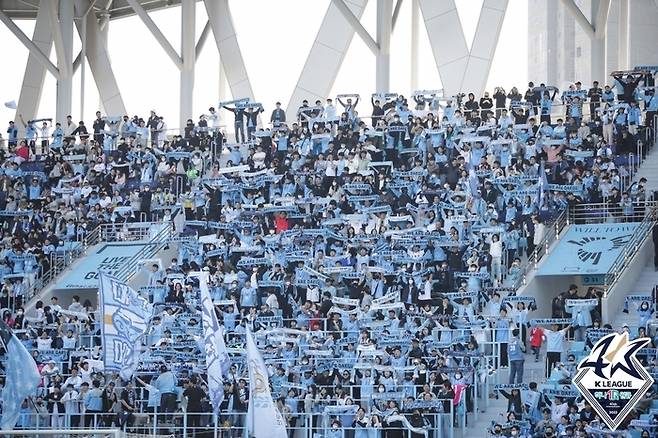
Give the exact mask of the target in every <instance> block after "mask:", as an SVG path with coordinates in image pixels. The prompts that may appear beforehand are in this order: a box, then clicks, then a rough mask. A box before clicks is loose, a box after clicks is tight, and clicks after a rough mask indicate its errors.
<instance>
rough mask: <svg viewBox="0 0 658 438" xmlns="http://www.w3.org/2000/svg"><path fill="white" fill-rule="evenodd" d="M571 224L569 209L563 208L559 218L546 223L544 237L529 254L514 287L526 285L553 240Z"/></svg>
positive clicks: (557, 238)
mask: <svg viewBox="0 0 658 438" xmlns="http://www.w3.org/2000/svg"><path fill="white" fill-rule="evenodd" d="M569 224H570V220H569V213H568V210H562V211H561V212H560V214H559V215H558V217H557V218H555V220H554V221H553V222H551V223H550V224H547V225H546V231H545V234H544V238H543V239H542V240H541V242H539V244H537V245H536V246H535V249H534V250H533V251H532V253H531V254H530V255H529V256H528V259H527V260H526V261H525V263H523V264H522V265H521V275H520V276H519V278H518V280H517V281H516V284H513V285H512V287H514V288H516V289H518V288H520V287H521V286H525V285H526V284H527V282H528V276H529V275H530V273H531V272H532V271H533V270H535V269H537V266H538V265H539V261H540V260H541V259H542V258H543V257H544V256H545V255H547V254H548V253H549V249H550V247H551V245H552V244H553V242H555V241H556V240H559V239H560V233H562V230H563V229H564V227H566V226H567V225H569Z"/></svg>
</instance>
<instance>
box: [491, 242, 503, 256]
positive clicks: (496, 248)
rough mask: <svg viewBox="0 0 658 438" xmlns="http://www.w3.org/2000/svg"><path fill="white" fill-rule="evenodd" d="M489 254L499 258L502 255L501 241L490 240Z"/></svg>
mask: <svg viewBox="0 0 658 438" xmlns="http://www.w3.org/2000/svg"><path fill="white" fill-rule="evenodd" d="M489 254H490V255H491V257H493V258H501V257H502V256H503V242H501V241H500V240H499V241H497V242H491V244H490V245H489Z"/></svg>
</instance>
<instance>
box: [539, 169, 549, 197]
mask: <svg viewBox="0 0 658 438" xmlns="http://www.w3.org/2000/svg"><path fill="white" fill-rule="evenodd" d="M547 187H548V179H546V168H545V165H544V160H541V164H540V165H539V208H541V206H542V205H544V194H545V192H546V188H547Z"/></svg>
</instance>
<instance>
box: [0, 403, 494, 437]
mask: <svg viewBox="0 0 658 438" xmlns="http://www.w3.org/2000/svg"><path fill="white" fill-rule="evenodd" d="M439 400H441V401H444V400H442V399H439ZM463 400H464V397H462V401H461V402H460V403H459V404H458V405H457V406H455V405H454V404H453V401H452V399H446V400H445V401H447V403H445V404H446V405H448V406H449V409H448V410H447V411H446V412H424V413H423V414H422V415H423V417H424V419H426V420H427V421H428V422H429V424H425V425H424V426H422V427H421V426H420V425H419V426H418V428H419V429H421V428H422V429H424V430H425V431H426V434H427V435H426V436H427V437H428V438H454V436H455V430H456V429H458V430H460V431H461V433H460V435H461V436H462V437H464V436H466V412H465V411H466V409H465V406H464V401H463ZM299 403H300V404H302V403H303V401H302V402H299ZM403 407H404V403H403ZM373 414H377V411H374V412H373ZM21 415H22V417H19V423H18V424H19V427H17V428H16V430H14V431H13V432H11V434H12V435H26V434H25V431H27V430H30V431H36V432H39V433H40V434H44V435H58V434H62V435H66V434H70V431H85V432H86V434H89V435H91V434H99V433H107V434H114V436H117V434H116V432H118V431H121V430H123V431H124V432H127V433H138V434H144V435H151V436H156V435H169V436H176V437H187V436H201V435H200V434H203V435H204V436H211V434H212V436H215V437H217V436H224V437H238V436H243V437H247V436H249V435H248V434H247V429H248V427H249V425H248V424H247V414H246V412H220V414H219V415H218V416H217V417H215V416H214V415H213V414H212V413H209V412H185V411H178V412H174V413H167V414H165V413H161V412H158V411H157V410H156V412H154V413H135V414H132V415H131V416H130V417H129V418H128V421H127V423H128V424H126V423H125V422H123V421H122V424H119V421H118V420H119V418H120V417H123V416H122V415H120V414H116V413H114V412H105V413H99V412H93V413H92V412H89V413H83V414H80V413H69V414H67V413H60V414H52V413H48V412H43V411H41V412H30V413H24V414H21ZM402 415H403V416H405V417H407V418H408V419H411V413H410V412H409V413H403V414H402ZM378 416H379V418H380V419H381V421H382V422H381V424H380V425H379V426H378V427H375V429H378V428H379V429H380V430H381V431H382V432H383V431H387V432H398V433H400V436H404V437H405V438H411V437H413V436H414V434H413V433H412V431H411V430H409V429H408V428H407V427H405V426H404V425H401V426H394V425H393V419H391V424H389V423H388V416H386V415H385V414H384V413H381V414H379V415H378ZM340 417H343V418H345V417H354V418H356V415H355V414H353V413H349V414H339V413H337V414H332V413H327V412H315V413H307V412H291V413H289V414H286V415H285V417H284V421H285V422H286V430H287V431H288V433H289V434H290V436H295V437H296V438H313V437H317V436H323V437H329V436H330V437H335V438H345V437H349V436H354V433H355V431H358V430H363V429H362V428H359V427H354V426H353V425H352V424H342V425H341V427H340V429H339V430H338V431H332V420H333V419H337V418H340ZM85 425H86V426H87V428H85ZM21 426H22V427H21ZM371 428H372V426H369V427H368V429H371ZM3 434H5V431H3ZM483 436H484V435H483Z"/></svg>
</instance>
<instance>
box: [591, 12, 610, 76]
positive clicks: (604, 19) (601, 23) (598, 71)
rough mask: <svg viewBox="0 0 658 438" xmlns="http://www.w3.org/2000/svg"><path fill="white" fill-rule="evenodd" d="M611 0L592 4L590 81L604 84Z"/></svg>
mask: <svg viewBox="0 0 658 438" xmlns="http://www.w3.org/2000/svg"><path fill="white" fill-rule="evenodd" d="M610 1H611V0H598V1H593V2H592V23H594V38H592V77H591V78H590V79H591V80H592V81H599V83H600V84H605V82H606V76H607V75H608V72H607V71H606V65H607V64H606V51H605V41H606V35H607V24H608V15H609V13H610Z"/></svg>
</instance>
